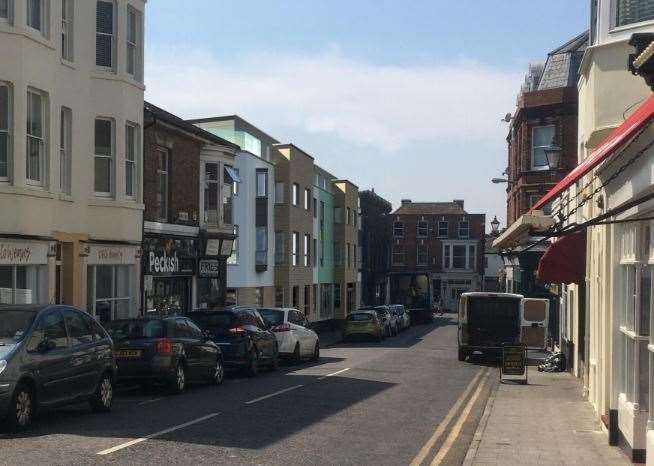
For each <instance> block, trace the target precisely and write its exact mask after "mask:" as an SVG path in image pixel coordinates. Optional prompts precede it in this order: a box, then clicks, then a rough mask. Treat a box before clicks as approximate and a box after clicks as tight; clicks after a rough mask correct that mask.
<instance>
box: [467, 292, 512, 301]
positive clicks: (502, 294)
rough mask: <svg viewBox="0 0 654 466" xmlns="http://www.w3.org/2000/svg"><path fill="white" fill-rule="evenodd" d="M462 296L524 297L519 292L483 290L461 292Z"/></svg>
mask: <svg viewBox="0 0 654 466" xmlns="http://www.w3.org/2000/svg"><path fill="white" fill-rule="evenodd" d="M462 296H466V297H468V298H518V299H522V298H524V296H523V295H521V294H514V293H486V292H483V291H472V292H470V293H463V295H462Z"/></svg>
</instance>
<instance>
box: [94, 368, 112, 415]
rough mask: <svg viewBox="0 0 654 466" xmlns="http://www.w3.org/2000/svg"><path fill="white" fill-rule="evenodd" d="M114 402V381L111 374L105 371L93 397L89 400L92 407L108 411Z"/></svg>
mask: <svg viewBox="0 0 654 466" xmlns="http://www.w3.org/2000/svg"><path fill="white" fill-rule="evenodd" d="M113 402H114V381H113V380H112V378H111V375H109V374H108V373H105V374H103V375H102V378H101V379H100V382H99V383H98V387H97V388H96V389H95V393H94V394H93V397H91V399H90V400H89V403H90V405H91V409H92V410H93V411H97V412H107V411H109V410H111V405H112V404H113Z"/></svg>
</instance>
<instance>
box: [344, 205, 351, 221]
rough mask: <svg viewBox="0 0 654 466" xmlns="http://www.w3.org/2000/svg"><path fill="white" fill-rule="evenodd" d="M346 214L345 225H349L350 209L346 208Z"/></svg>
mask: <svg viewBox="0 0 654 466" xmlns="http://www.w3.org/2000/svg"><path fill="white" fill-rule="evenodd" d="M346 212H347V214H346V216H345V224H346V225H349V224H350V223H352V209H350V208H349V207H347V209H346Z"/></svg>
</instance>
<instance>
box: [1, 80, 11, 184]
mask: <svg viewBox="0 0 654 466" xmlns="http://www.w3.org/2000/svg"><path fill="white" fill-rule="evenodd" d="M0 88H5V89H7V115H6V121H7V127H6V128H4V129H3V128H0V133H3V134H5V135H6V138H7V143H6V144H7V147H6V151H7V160H6V161H5V163H6V166H7V167H6V170H7V174H6V175H4V176H0V182H8V181H11V172H12V166H13V160H14V150H13V137H12V136H13V127H14V124H13V123H14V121H13V118H14V113H13V102H14V101H13V94H14V93H13V86H12V85H11V84H10V83H8V82H6V81H0ZM1 110H2V109H0V111H1Z"/></svg>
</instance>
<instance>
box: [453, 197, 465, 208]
mask: <svg viewBox="0 0 654 466" xmlns="http://www.w3.org/2000/svg"><path fill="white" fill-rule="evenodd" d="M452 202H454V203H455V204H456V205H458V206H459V207H461V209H463V202H464V201H463V199H454V201H452Z"/></svg>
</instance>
